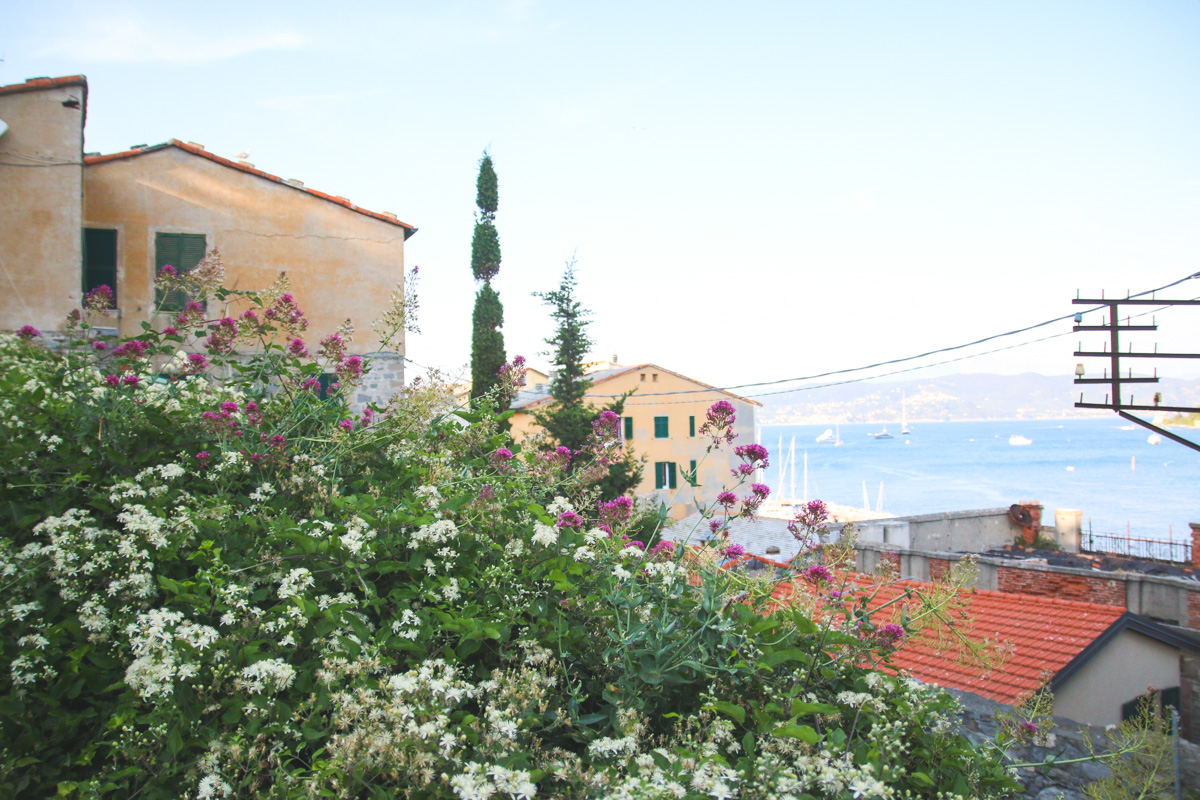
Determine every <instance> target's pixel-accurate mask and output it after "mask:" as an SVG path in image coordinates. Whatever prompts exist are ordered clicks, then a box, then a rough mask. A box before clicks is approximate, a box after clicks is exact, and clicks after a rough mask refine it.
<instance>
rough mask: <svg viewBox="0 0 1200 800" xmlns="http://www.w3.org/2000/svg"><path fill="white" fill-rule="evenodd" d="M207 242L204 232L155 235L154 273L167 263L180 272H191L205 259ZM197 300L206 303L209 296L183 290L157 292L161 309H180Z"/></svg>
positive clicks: (156, 301) (156, 299)
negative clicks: (194, 294)
mask: <svg viewBox="0 0 1200 800" xmlns="http://www.w3.org/2000/svg"><path fill="white" fill-rule="evenodd" d="M206 246H207V243H206V242H205V240H204V234H202V233H157V234H155V235H154V274H155V275H158V271H159V270H160V269H162V268H163V267H165V266H166V265H167V264H170V265H171V266H173V267H174V268H175V269H176V270H178V271H179V272H190V271H191V270H193V269H195V268H196V265H197V264H199V263H200V262H201V261H203V260H204V255H205V253H206V252H207V251H206V249H205V248H206ZM192 300H195V301H196V302H198V303H200V305H202V306H203V305H204V304H205V301H206V300H207V298H204V297H188V296H187V295H185V294H184V293H183V292H180V291H171V292H165V293H164V292H156V293H155V296H154V301H155V303H157V304H158V307H159V310H161V311H180V310H182V309H183V307H184V306H185V305H187V304H188V302H190V301H192Z"/></svg>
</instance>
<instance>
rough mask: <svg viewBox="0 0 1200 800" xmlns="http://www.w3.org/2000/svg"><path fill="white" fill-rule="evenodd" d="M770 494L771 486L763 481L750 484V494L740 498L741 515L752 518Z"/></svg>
mask: <svg viewBox="0 0 1200 800" xmlns="http://www.w3.org/2000/svg"><path fill="white" fill-rule="evenodd" d="M770 494H771V488H770V487H769V486H767V485H766V484H765V483H752V484H750V494H749V495H747V496H746V498H745V499H743V500H742V510H741V516H743V517H746V518H752V517H753V516H754V514H755V513H756V512H757V511H758V508H759V506H761V505H762V504H763V501H764V500H766V499H767V497H768V496H769V495H770Z"/></svg>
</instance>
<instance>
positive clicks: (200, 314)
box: [175, 300, 204, 328]
mask: <svg viewBox="0 0 1200 800" xmlns="http://www.w3.org/2000/svg"><path fill="white" fill-rule="evenodd" d="M203 323H204V306H202V305H200V304H199V303H197V302H196V301H195V300H192V301H190V302H189V303H188V304H187V305H185V306H184V307H183V310H182V311H180V312H179V313H178V314H176V315H175V324H176V325H178V326H179V327H181V328H195V327H197V326H199V325H202V324H203Z"/></svg>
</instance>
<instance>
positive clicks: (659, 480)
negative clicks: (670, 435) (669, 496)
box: [654, 461, 666, 489]
mask: <svg viewBox="0 0 1200 800" xmlns="http://www.w3.org/2000/svg"><path fill="white" fill-rule="evenodd" d="M665 466H666V464H665V463H664V462H662V461H655V462H654V488H655V489H661V488H663V484H665V483H666V478H665V474H666V470H665V469H663V467H665Z"/></svg>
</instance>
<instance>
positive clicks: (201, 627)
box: [0, 265, 1014, 800]
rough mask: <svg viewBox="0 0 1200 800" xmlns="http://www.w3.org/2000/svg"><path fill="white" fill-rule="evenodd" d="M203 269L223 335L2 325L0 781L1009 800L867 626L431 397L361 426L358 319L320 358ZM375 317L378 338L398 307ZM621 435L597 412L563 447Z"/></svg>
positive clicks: (78, 322)
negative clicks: (638, 511) (351, 348)
mask: <svg viewBox="0 0 1200 800" xmlns="http://www.w3.org/2000/svg"><path fill="white" fill-rule="evenodd" d="M219 274H220V271H219V270H217V269H215V268H213V267H212V266H211V265H210V267H209V268H208V269H207V272H202V273H201V274H200V275H199V276H196V277H191V278H188V280H189V281H190V283H189V284H188V285H187V287H185V288H187V289H188V291H189V292H191V293H192V296H195V293H196V292H198V291H201V290H205V291H208V292H210V293H212V296H213V297H216V298H217V299H219V300H220V301H221V303H226V304H228V306H226V307H232V308H234V309H235V310H240V311H239V313H238V315H237V316H228V317H224V318H222V319H216V320H214V319H210V318H208V317H207V315H206V314H205V311H204V307H202V306H200V305H198V304H192V305H193V306H194V307H192V306H189V307H186V308H185V309H184V310H183V311H181V312H180V313H179V315H178V317H177V318H176V319H175V320H174V322H175V325H173V326H172V327H169V328H166V329H165V330H152V329H148V330H147V331H146V332H145V333H144V334H143V335H142V336H139V337H137V338H135V339H132V340H129V341H125V342H114V341H108V340H104V339H100V338H97V337H96V336H95V335H94V334H95V328H93V327H91V325H92V324H93V322H94V316H95V315H96V314H100V313H103V308H102V305H101V303H100V302H99V300H97V299H96V298H94V297H93V298H89V305H88V306H87V307H86V308H85V309H83V310H81V311H80V312H79V313H78V315H77V316H75V318H74V319H73V322H72V325H73V328H72V339H71V341H69V342H68V343H67V344H66V345H64V346H63V347H61V348H58V349H51V348H49V347H46V346H44V345H43V344H42V343H41V341H40V338H39V337H38V336H37V335H36V334H37V332H36V331H32V329H30V331H25V330H23V331H22V332H21V333H19V334H17V335H0V420H2V422H0V424H2V425H3V427H4V435H3V436H2V437H0V456H2V459H0V464H2V466H0V469H2V470H3V481H2V482H0V508H2V509H3V513H4V520H5V524H4V527H3V529H2V530H0V588H2V591H3V595H2V596H3V607H2V609H0V665H2V666H3V667H4V668H3V669H2V670H0V785H3V786H5V787H8V788H10V789H11V790H12V791H13V792H14V793H15V794H16V795H18V796H21V797H87V798H99V797H112V798H128V797H139V798H146V800H154V799H155V798H181V797H189V798H225V797H239V798H250V797H254V798H267V797H279V798H308V797H335V798H393V797H431V798H458V799H460V800H475V799H476V798H495V799H496V800H502V799H503V800H507V799H509V798H511V799H513V800H516V799H517V798H531V797H572V798H601V797H605V798H607V797H618V798H715V799H716V800H723V799H724V798H735V797H736V798H747V799H750V798H867V797H928V798H934V797H949V796H960V797H1001V796H1006V794H1007V793H1009V792H1010V791H1011V790H1012V788H1013V786H1014V784H1013V783H1012V780H1011V779H1010V777H1009V775H1008V773H1007V771H1006V770H1005V769H1004V767H1003V766H1002V765H1001V763H1000V761H999V758H998V756H997V755H996V754H995V753H994V752H992V751H988V752H976V751H974V750H973V749H972V748H971V747H970V746H969V745H968V744H967V742H966V741H965V740H964V739H962V738H961V737H959V736H957V735H956V734H955V733H954V731H953V724H952V722H953V718H954V712H955V708H954V706H953V703H952V702H951V701H950V700H949V699H948V697H946V696H945V695H944V694H942V693H940V692H938V691H936V690H933V689H930V688H927V687H922V686H919V685H916V684H914V683H913V682H911V681H909V680H906V679H904V678H903V677H898V676H895V675H888V674H884V673H882V672H878V671H876V670H875V669H874V667H875V666H876V665H877V664H886V656H887V652H889V650H888V646H889V644H888V642H889V641H890V640H884V639H881V638H879V637H873V636H866V637H864V636H863V635H862V634H861V632H860V631H861V628H862V624H863V620H865V619H868V617H867V616H866V615H865V612H862V613H859V612H856V613H855V614H854V615H853V616H854V618H853V620H851V615H850V614H847V615H846V619H845V620H840V621H839V620H836V619H833V618H832V617H822V616H820V615H815V614H808V613H805V612H804V611H802V610H801V609H799V608H797V607H794V606H793V607H790V608H776V607H775V606H774V604H773V603H772V602H771V598H770V590H771V586H770V584H764V583H761V582H755V581H754V580H752V579H751V578H749V577H747V576H746V575H745V574H743V573H736V572H732V571H728V570H722V569H721V568H720V566H719V565H718V563H717V562H715V561H712V560H709V559H706V558H702V557H698V556H696V555H695V551H693V550H691V549H688V548H682V547H679V548H673V547H671V546H670V545H669V543H665V542H657V541H655V540H654V539H653V538H651V539H650V540H648V541H637V540H636V539H635V535H634V534H633V531H634V530H637V529H636V528H635V527H634V524H635V520H634V519H632V518H633V517H634V514H633V507H632V503H631V502H630V501H629V500H628V499H627V498H607V497H598V496H596V490H595V488H594V484H590V483H588V481H589V480H594V479H595V477H596V475H599V474H602V473H603V470H587V469H573V470H568V469H566V461H567V459H566V458H564V457H563V456H562V454H561V453H558V452H557V451H553V452H551V453H550V454H549V455H547V453H545V452H540V453H539V452H526V451H523V450H522V449H521V448H520V447H519V446H518V445H515V444H513V443H512V442H511V441H509V440H507V438H506V434H504V433H501V432H498V431H499V430H500V427H499V426H498V425H497V420H496V419H494V418H491V417H487V416H480V415H475V414H471V413H466V412H463V411H456V410H454V409H453V406H452V403H451V401H450V398H451V396H452V395H451V394H450V392H449V391H448V390H446V389H444V388H443V387H439V386H437V385H436V384H429V383H420V384H417V385H415V386H412V387H410V389H409V391H408V392H407V393H406V395H405V396H404V397H398V398H395V399H394V400H393V401H392V402H391V403H390V404H389V405H387V406H386V407H371V408H368V409H365V410H362V411H359V412H354V413H352V412H351V410H350V406H349V404H348V402H347V398H348V396H349V394H350V391H349V390H350V387H352V386H353V385H354V383H355V381H357V380H359V379H361V376H362V373H363V371H364V370H365V369H368V368H369V359H362V358H360V357H358V356H350V355H348V354H347V350H346V346H345V343H346V340H347V338H348V336H349V335H350V332H349V329H348V328H344V329H342V330H340V331H339V332H337V333H334V334H331V335H330V336H327V337H326V338H325V339H324V340H322V342H321V344H320V346H319V347H313V348H312V351H313V353H315V355H314V354H313V353H310V348H309V346H308V345H307V344H306V343H305V341H304V339H303V338H302V337H303V334H304V329H305V327H306V323H305V322H304V318H303V312H302V311H301V310H300V308H299V307H298V305H297V302H296V300H295V299H294V298H292V296H291V295H289V294H288V293H287V292H286V291H284V289H285V288H286V287H282V286H276V287H273V289H272V290H270V291H267V292H264V293H260V294H256V293H250V292H242V293H235V292H229V291H226V290H223V289H218V288H217V287H216V286H215V285H201V284H197V283H196V282H197V281H201V280H202V279H203V278H204V276H205V275H208V276H215V277H213V280H214V281H215V280H216V279H217V278H219ZM163 280H164V284H165V286H166V288H170V287H171V286H173V285H174V284H173V283H172V281H175V282H178V281H179V280H181V279H180V278H179V277H178V276H173V275H171V274H167V275H166V276H165V278H164V279H163ZM102 299H103V298H100V300H102ZM208 307H210V308H211V307H218V304H216V303H213V302H210V303H209V306H208ZM391 319H392V320H393V324H392V327H391V328H390V330H392V333H395V331H396V330H397V329H398V328H401V327H403V326H404V324H406V323H405V320H406V319H407V316H406V315H405V314H404V313H403V310H400V311H396V312H394V313H393V314H392V317H391ZM31 331H32V332H31ZM322 373H330V374H333V375H334V376H335V379H336V380H335V383H336V384H337V385H336V386H333V387H332V391H331V392H330V393H329V394H328V395H327V396H322V393H323V389H321V388H320V387H318V382H317V378H318V376H319V375H320V374H322ZM506 374H508V375H510V376H512V375H517V374H519V370H515V369H514V370H509V371H508V372H507V373H506ZM610 416H611V415H610ZM721 419H722V420H725V418H724V417H722V418H721ZM719 421H720V420H719ZM725 421H726V422H727V423H728V424H724V423H722V425H723V427H722V425H718V426H717V430H716V434H717V436H715V437H714V446H716V444H717V443H718V440H719V439H721V437H724V436H725V435H726V434H727V433H728V430H727V429H728V426H729V424H731V423H732V419H731V418H728V419H727V420H725ZM617 438H618V437H617V430H616V424H615V417H613V418H612V419H609V418H607V417H604V416H602V417H601V418H600V419H598V420H597V422H596V425H595V441H594V442H593V443H592V444H591V445H589V446H588V447H587V448H585V449H584V450H583V451H580V452H577V453H574V452H573V453H570V454H569V459H570V460H571V461H573V462H574V463H575V464H576V465H577V464H578V463H579V462H580V460H587V459H596V460H601V459H603V458H606V457H608V456H607V455H606V454H608V453H610V452H611V451H612V449H613V442H614V441H615V440H616V439H617ZM727 443H728V441H727V440H725V441H724V442H721V444H722V445H724V444H727ZM742 478H743V479H744V478H745V476H744V475H743V476H742ZM735 488H736V487H735ZM756 491H757V490H756ZM851 622H853V624H850V623H851ZM855 626H857V627H855ZM856 631H859V632H857V633H856ZM902 632H903V631H901V633H902Z"/></svg>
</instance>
